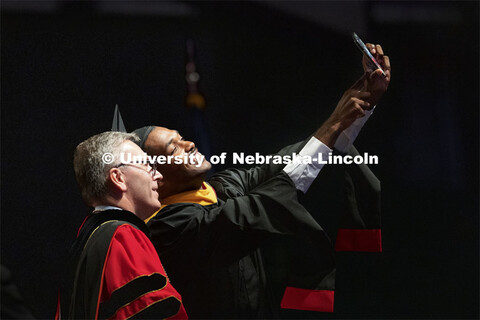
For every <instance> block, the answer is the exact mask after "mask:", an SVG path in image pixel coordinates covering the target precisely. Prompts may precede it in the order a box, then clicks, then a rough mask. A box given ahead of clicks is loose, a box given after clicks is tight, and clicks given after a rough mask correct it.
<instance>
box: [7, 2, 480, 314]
mask: <svg viewBox="0 0 480 320" xmlns="http://www.w3.org/2000/svg"><path fill="white" fill-rule="evenodd" d="M478 12H479V7H478V3H477V2H476V1H470V2H462V1H454V2H448V1H442V2H430V1H429V2H422V1H415V2H414V1H412V2H408V1H401V2H395V1H389V2H375V1H354V2H346V1H341V2H336V3H334V2H326V1H320V2H268V1H254V2H228V3H217V2H191V3H190V2H181V1H173V2H137V3H130V2H113V1H96V2H83V3H76V2H71V1H37V2H36V1H32V2H20V1H15V2H9V1H2V12H1V263H2V264H3V265H5V266H7V267H8V268H9V269H10V270H11V271H12V272H13V276H14V280H15V282H16V283H17V285H18V287H19V289H20V290H21V292H22V293H23V295H24V297H25V300H26V303H27V304H28V305H29V306H30V307H31V309H32V310H33V313H34V314H35V315H36V316H37V317H39V318H52V317H53V315H54V312H55V304H56V294H57V285H58V278H59V277H58V275H59V274H60V273H61V268H62V267H61V264H62V261H63V260H64V257H65V253H66V251H67V250H68V248H69V246H70V244H71V243H72V241H73V239H74V237H75V233H76V230H77V228H78V226H79V224H80V223H81V221H82V220H83V218H84V216H85V214H86V213H87V212H88V208H86V206H85V205H83V203H82V201H81V199H80V195H79V192H78V190H77V187H76V184H75V180H74V176H73V170H72V164H71V162H72V153H73V149H74V148H75V146H76V145H77V144H78V143H79V142H81V141H82V140H84V139H86V138H88V137H89V136H91V135H94V134H96V133H99V132H102V131H106V130H110V128H111V122H112V117H113V110H114V106H115V104H118V105H119V107H120V110H121V113H122V116H123V119H124V121H125V125H126V127H127V129H128V130H133V129H135V128H137V127H140V126H144V125H148V124H157V125H165V126H168V127H170V128H175V129H178V130H179V131H180V132H184V133H186V135H187V138H188V132H189V129H190V119H189V115H188V112H187V110H186V109H185V107H184V106H183V99H184V96H185V83H184V68H185V65H184V64H185V40H186V39H194V40H195V43H196V62H197V68H198V71H199V72H200V75H201V81H200V88H201V90H202V92H203V93H204V94H205V96H206V98H207V105H208V109H207V111H206V112H205V121H206V125H207V127H208V131H209V135H210V143H211V149H212V153H213V154H220V153H221V152H228V153H229V154H231V153H232V152H245V153H247V154H253V153H254V152H261V153H263V154H267V153H270V152H274V151H276V150H278V149H280V148H281V147H282V146H284V145H286V144H289V143H293V142H296V141H297V140H300V139H303V138H305V137H306V136H308V135H309V134H310V133H312V132H313V131H314V130H315V129H316V128H317V127H319V126H320V125H321V123H322V121H324V120H325V119H326V118H327V116H328V115H329V113H330V112H331V111H332V110H333V108H334V107H335V105H336V103H337V101H338V99H339V98H340V97H341V95H342V93H343V92H344V91H345V90H346V89H347V88H348V87H349V86H350V85H351V84H352V83H353V82H354V81H355V80H356V79H357V78H358V77H359V76H360V75H361V73H362V70H361V65H360V58H361V54H360V53H359V51H358V50H357V49H356V48H355V46H354V45H353V43H352V40H351V37H350V33H351V31H356V32H357V33H358V34H359V35H360V36H361V37H362V38H363V39H364V40H366V41H369V42H376V43H381V44H382V46H383V48H384V50H385V52H386V54H388V55H389V56H390V59H391V62H392V69H393V72H392V82H391V85H390V88H389V91H388V93H387V94H386V96H385V97H384V98H383V100H382V101H381V103H380V104H379V106H378V107H377V109H376V110H375V113H374V115H373V116H372V117H371V119H370V120H369V121H368V123H367V125H366V127H365V128H364V129H363V130H362V133H361V134H360V137H359V138H358V139H357V142H356V145H357V148H358V149H359V150H361V151H362V152H363V151H367V152H369V153H370V154H376V155H378V157H379V159H380V163H379V164H378V165H375V166H371V168H372V170H373V171H374V172H375V174H376V175H377V176H378V177H379V179H380V180H381V181H382V189H383V190H382V210H383V247H384V252H383V253H382V254H347V253H342V254H338V263H339V274H338V279H337V291H336V301H335V303H336V305H335V308H336V313H335V314H329V315H323V316H322V317H327V318H478V315H479V290H478V289H479V277H478V275H479V272H478V267H479V263H478V262H479V260H478V258H479V255H478V253H479V250H478V249H479V247H478V243H479V238H478V213H479V210H478V209H479V208H478V192H479V187H478V181H479V172H478V162H479V158H478V146H479V143H478V137H479V132H478V119H479V118H478V110H479V101H478V92H479V82H478V79H479V69H478V60H479V51H478V49H479V34H478V29H479V20H478ZM221 168H222V167H221V166H220V167H217V170H218V169H221ZM327 174H328V172H327ZM332 188H333V187H332ZM325 189H328V187H326V186H323V185H321V179H318V181H316V182H315V184H314V185H313V186H312V189H311V190H310V192H309V194H308V195H307V197H305V203H306V206H307V207H308V208H309V209H310V211H311V212H312V213H313V214H314V215H315V217H316V218H317V219H318V220H319V221H320V223H321V224H322V225H326V226H327V230H328V231H329V232H331V233H334V232H335V231H334V227H333V226H332V223H331V222H332V221H334V220H335V218H334V214H332V215H331V216H330V215H320V214H316V213H318V211H319V210H318V207H319V206H320V204H319V199H320V198H319V196H318V195H319V194H321V191H322V190H325ZM309 196H310V197H309ZM326 200H328V199H326ZM322 201H323V200H322ZM332 236H334V235H332ZM341 270H344V271H341Z"/></svg>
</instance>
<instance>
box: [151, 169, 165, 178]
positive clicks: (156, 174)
mask: <svg viewBox="0 0 480 320" xmlns="http://www.w3.org/2000/svg"><path fill="white" fill-rule="evenodd" d="M157 180H160V181H162V180H163V175H162V174H161V173H160V171H158V170H157V171H155V175H154V176H153V181H157Z"/></svg>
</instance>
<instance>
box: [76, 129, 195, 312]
mask: <svg viewBox="0 0 480 320" xmlns="http://www.w3.org/2000/svg"><path fill="white" fill-rule="evenodd" d="M137 140H138V137H137V136H136V135H135V134H128V133H120V132H104V133H101V134H98V135H95V136H93V137H91V138H89V139H87V140H85V141H84V142H82V143H80V144H79V145H78V146H77V148H76V149H75V153H74V159H73V164H74V170H75V177H76V179H77V182H78V185H79V187H80V191H81V193H82V197H83V200H84V201H85V203H86V204H87V205H89V206H91V207H93V208H94V211H93V212H92V213H91V214H89V215H88V217H87V218H86V219H85V221H84V222H83V224H82V226H81V227H80V230H79V232H78V236H77V240H76V242H75V243H74V245H73V247H72V258H73V264H74V266H75V269H74V275H73V276H74V281H73V289H72V292H73V293H72V295H71V300H70V306H69V318H74V319H79V318H80V319H110V318H112V319H127V318H130V317H133V316H135V317H139V318H158V319H164V318H172V319H184V318H187V314H186V312H185V309H184V307H183V304H182V299H181V296H180V294H179V293H178V292H177V291H176V290H175V289H174V288H173V286H172V285H171V284H170V281H169V279H168V276H167V274H166V273H165V270H164V268H163V266H162V264H161V262H160V259H159V258H158V255H157V254H156V252H155V248H154V247H153V245H152V243H151V242H150V240H149V238H148V234H149V233H148V229H147V228H146V226H145V223H144V222H143V220H144V219H146V218H148V217H149V216H151V215H152V213H154V212H155V211H156V210H158V209H159V208H160V202H159V200H158V193H157V189H158V184H161V180H162V178H163V177H162V175H161V174H160V173H159V172H158V171H157V170H156V168H155V167H152V166H150V165H149V164H147V163H121V162H120V160H119V159H121V154H122V153H123V154H125V155H126V154H129V155H131V156H133V158H136V157H138V158H141V157H143V156H145V153H144V152H143V151H142V150H141V149H140V148H139V147H138V146H137V145H136V144H135V143H134V142H135V141H137Z"/></svg>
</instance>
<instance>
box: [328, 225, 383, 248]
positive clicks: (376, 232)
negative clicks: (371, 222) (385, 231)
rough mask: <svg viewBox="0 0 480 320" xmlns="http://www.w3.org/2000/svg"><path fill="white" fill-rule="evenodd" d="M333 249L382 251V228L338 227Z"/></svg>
mask: <svg viewBox="0 0 480 320" xmlns="http://www.w3.org/2000/svg"><path fill="white" fill-rule="evenodd" d="M335 251H363V252H382V230H381V229H339V230H338V234H337V241H336V242H335Z"/></svg>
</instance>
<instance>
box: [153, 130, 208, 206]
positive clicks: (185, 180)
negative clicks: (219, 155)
mask: <svg viewBox="0 0 480 320" xmlns="http://www.w3.org/2000/svg"><path fill="white" fill-rule="evenodd" d="M145 151H147V153H148V154H150V155H156V156H159V155H163V156H177V157H181V158H182V159H184V158H185V156H187V157H188V156H191V155H193V156H194V157H191V158H190V159H193V161H187V162H182V163H181V164H175V163H171V164H163V165H158V166H157V167H158V170H159V171H160V172H161V173H162V175H163V181H162V182H159V184H158V186H159V190H158V191H159V195H160V199H162V198H165V197H168V196H170V195H172V194H176V193H180V192H183V191H187V190H194V189H198V188H199V187H200V186H201V185H202V183H203V180H204V179H205V176H206V174H207V172H208V170H210V168H211V167H212V165H211V164H210V162H208V161H207V160H206V159H205V160H204V161H203V162H200V161H198V160H197V159H198V158H200V157H203V155H202V154H201V153H200V152H199V151H198V150H197V148H196V147H195V144H194V143H193V142H191V141H187V140H185V139H183V137H182V136H181V135H180V134H179V133H178V131H176V130H170V129H167V128H163V127H156V128H155V129H153V130H152V132H151V133H150V134H149V136H148V138H147V140H146V141H145ZM195 158H196V159H195Z"/></svg>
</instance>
